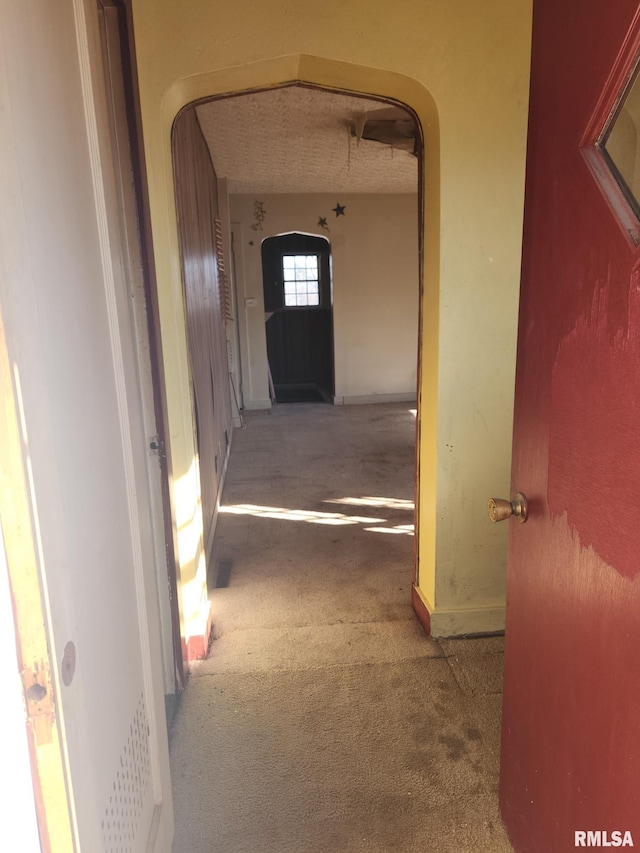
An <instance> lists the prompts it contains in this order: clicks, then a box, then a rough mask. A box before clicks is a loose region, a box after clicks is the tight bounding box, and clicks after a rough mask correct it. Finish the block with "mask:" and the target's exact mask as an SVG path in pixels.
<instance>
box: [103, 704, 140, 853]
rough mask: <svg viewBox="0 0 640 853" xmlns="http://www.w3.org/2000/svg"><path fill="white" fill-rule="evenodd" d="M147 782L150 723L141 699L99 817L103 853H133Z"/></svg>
mask: <svg viewBox="0 0 640 853" xmlns="http://www.w3.org/2000/svg"><path fill="white" fill-rule="evenodd" d="M150 782H151V764H150V758H149V722H148V719H147V709H146V707H145V701H144V696H141V697H140V701H139V702H138V708H137V710H136V713H135V716H134V718H133V722H132V723H131V725H130V727H129V737H128V738H127V742H126V744H125V745H124V747H123V749H122V752H121V754H120V766H119V768H118V771H117V773H116V778H115V780H114V782H113V785H112V790H111V794H110V796H109V802H108V804H107V805H106V807H105V810H104V814H103V818H102V849H103V853H133V850H134V849H135V848H134V844H135V842H136V835H137V832H138V829H139V824H140V818H141V816H142V811H143V804H144V801H145V793H146V791H147V788H148V787H149V784H150Z"/></svg>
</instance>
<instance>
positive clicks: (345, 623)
mask: <svg viewBox="0 0 640 853" xmlns="http://www.w3.org/2000/svg"><path fill="white" fill-rule="evenodd" d="M414 431H415V421H414V418H413V415H412V413H411V412H410V407H409V405H408V404H402V405H401V404H393V405H378V406H352V407H332V406H327V405H322V404H297V405H283V406H279V407H276V408H275V409H274V410H273V412H272V413H271V414H268V415H267V414H255V415H251V416H249V417H247V418H246V421H245V428H244V429H242V430H236V432H235V433H234V438H233V447H232V453H231V460H230V465H229V470H228V474H227V481H226V485H225V490H224V494H223V501H222V508H221V513H220V516H219V521H218V527H217V535H216V568H217V583H218V588H214V589H212V591H211V599H212V606H213V609H214V633H215V639H214V642H213V644H212V648H211V653H210V656H209V658H208V660H206V661H203V662H201V663H200V664H199V665H198V666H197V667H196V669H195V671H194V673H193V676H192V678H191V680H190V682H189V685H188V687H187V689H186V691H185V692H184V694H183V695H182V697H181V700H180V703H179V707H178V710H177V714H176V718H175V722H174V724H173V729H172V736H171V764H172V777H173V789H174V790H173V795H174V805H175V814H176V834H175V841H174V848H173V849H174V853H333V851H335V853H360V851H371V852H373V851H387V850H395V851H404V853H441V851H442V853H445V852H446V853H449V851H451V853H466V851H468V853H485V852H486V853H502V851H510V850H511V847H510V845H509V843H508V840H507V838H506V835H505V832H504V829H503V827H502V824H501V821H500V817H499V814H498V806H497V784H498V752H499V739H500V701H501V696H500V691H501V677H502V639H501V638H499V637H494V638H483V639H475V640H448V641H440V642H438V641H435V640H431V639H428V638H427V637H426V636H425V635H424V633H423V631H422V629H421V627H420V625H419V624H418V622H417V620H416V619H415V617H414V614H413V611H412V609H411V606H410V591H411V575H412V554H413V537H412V535H411V529H410V528H411V524H412V521H413V518H412V510H411V500H412V497H413V495H412V490H413V453H414ZM215 580H216V578H214V577H212V584H213V583H215Z"/></svg>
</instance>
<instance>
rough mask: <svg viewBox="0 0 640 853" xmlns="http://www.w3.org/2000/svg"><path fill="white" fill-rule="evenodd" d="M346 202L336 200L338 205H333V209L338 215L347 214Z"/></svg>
mask: <svg viewBox="0 0 640 853" xmlns="http://www.w3.org/2000/svg"><path fill="white" fill-rule="evenodd" d="M346 206H347V205H346V204H340V202H339V201H337V202H336V206H335V207H332V208H331V210H333V212H334V213H335V215H336V217H338V216H344V215H345V212H344V211H345V208H346Z"/></svg>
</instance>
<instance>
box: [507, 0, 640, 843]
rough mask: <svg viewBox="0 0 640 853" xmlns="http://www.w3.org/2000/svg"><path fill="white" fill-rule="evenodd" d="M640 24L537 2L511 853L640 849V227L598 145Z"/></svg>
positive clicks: (515, 554)
mask: <svg viewBox="0 0 640 853" xmlns="http://www.w3.org/2000/svg"><path fill="white" fill-rule="evenodd" d="M638 10H639V4H638V0H615V2H610V0H562V2H558V0H534V35H533V59H532V89H531V107H530V125H529V147H528V164H527V187H526V201H525V229H524V249H523V276H522V295H521V313H520V328H519V348H518V364H517V387H516V408H515V432H514V461H513V479H512V489H513V492H514V493H515V492H516V491H523V492H525V494H526V495H527V496H528V498H529V500H530V513H531V514H530V518H529V520H528V521H527V523H526V524H522V525H521V524H518V523H517V522H516V521H514V520H511V521H510V522H509V524H510V525H511V529H510V546H509V547H510V550H509V572H508V586H507V627H506V651H505V688H504V715H503V740H502V769H501V808H502V814H503V818H504V821H505V824H506V826H507V829H508V832H509V834H510V837H511V840H512V842H513V845H514V847H515V850H516V851H518V853H525V851H527V853H528V852H529V851H530V852H531V853H563V851H569V850H571V851H573V850H575V849H576V843H577V844H578V845H579V846H583V845H582V843H583V842H584V844H585V845H586V844H587V843H589V842H590V846H593V844H594V842H598V841H599V843H600V846H601V847H607V846H609V845H612V846H617V845H618V843H620V844H621V843H622V842H623V841H624V840H625V836H624V832H626V831H628V832H631V834H632V838H633V841H634V843H635V846H636V847H639V846H640V577H639V574H640V275H639V269H640V252H639V249H638V245H637V241H638V234H637V233H636V232H635V229H636V227H637V223H638V221H637V218H636V217H635V214H633V212H632V208H631V206H630V205H629V204H628V203H627V202H626V201H625V200H624V197H623V195H622V193H621V192H620V191H619V190H617V184H616V183H615V181H614V180H613V178H612V177H610V178H609V177H608V176H609V175H610V174H611V173H610V170H609V168H608V167H607V166H606V164H605V160H604V157H603V155H602V154H601V153H598V152H599V149H598V148H597V147H594V145H593V143H594V141H595V140H596V138H597V136H598V134H599V132H600V131H601V130H602V128H603V127H604V126H605V125H606V123H607V117H608V116H609V114H610V113H611V110H612V108H613V107H614V106H615V104H616V97H617V96H618V95H619V94H620V91H621V89H622V88H623V86H624V81H625V79H628V77H629V74H630V71H631V69H632V66H633V61H634V59H635V58H637V55H638V52H639V50H640V27H639V26H638V20H637V19H638ZM636 130H637V140H638V145H639V146H640V126H639V127H638V128H637V129H636ZM639 162H640V158H639ZM597 173H600V178H598V175H597ZM603 184H604V185H606V186H607V187H608V190H607V192H608V193H609V196H607V192H605V191H604V190H603ZM612 185H613V187H614V189H612ZM576 832H579V833H582V832H584V833H585V836H581V835H579V836H576V834H575V833H576ZM589 832H592V833H597V832H599V833H600V835H599V836H596V835H595V834H592V835H591V836H589V835H588V833H589ZM616 832H620V833H622V835H620V836H617V835H614V833H616ZM604 833H606V835H605V834H604ZM626 840H627V842H628V840H629V838H628V836H627V838H626ZM627 846H628V843H627Z"/></svg>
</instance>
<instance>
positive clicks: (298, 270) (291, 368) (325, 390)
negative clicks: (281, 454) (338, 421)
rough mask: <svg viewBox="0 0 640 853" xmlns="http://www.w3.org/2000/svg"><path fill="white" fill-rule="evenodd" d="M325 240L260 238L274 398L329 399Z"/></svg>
mask: <svg viewBox="0 0 640 853" xmlns="http://www.w3.org/2000/svg"><path fill="white" fill-rule="evenodd" d="M330 255H331V250H330V245H329V241H328V240H327V239H326V238H324V237H315V236H313V235H310V234H299V233H293V234H282V235H279V236H277V237H268V238H267V239H266V240H264V241H263V243H262V284H263V292H264V309H265V325H266V340H267V359H268V363H269V376H270V380H271V392H272V396H273V398H275V402H277V403H314V402H315V403H321V402H325V403H332V402H333V392H334V372H333V305H332V292H331V262H330Z"/></svg>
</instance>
